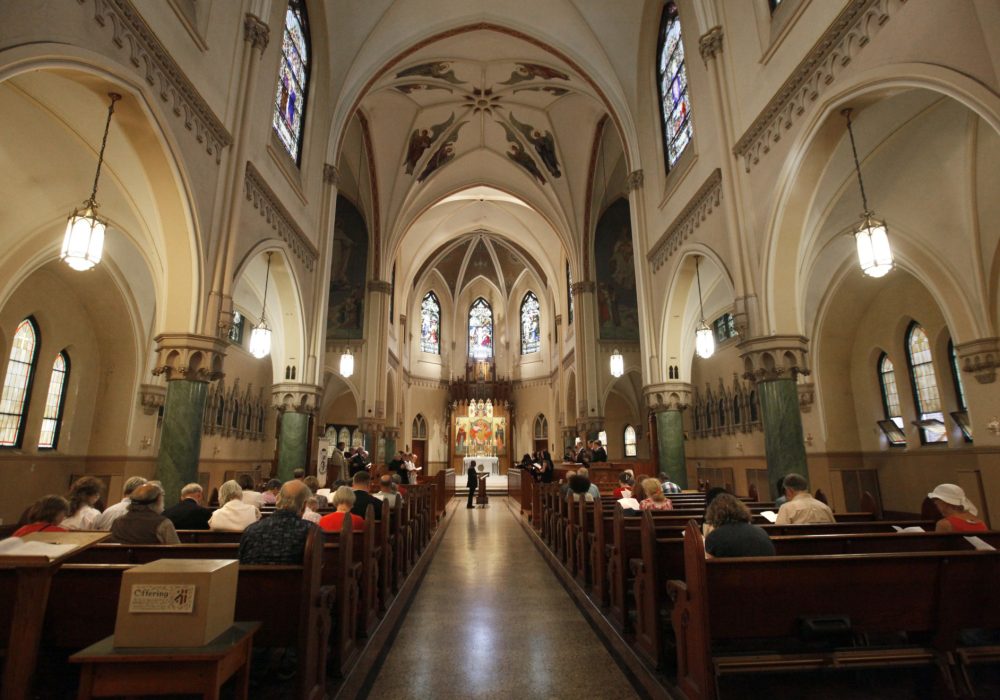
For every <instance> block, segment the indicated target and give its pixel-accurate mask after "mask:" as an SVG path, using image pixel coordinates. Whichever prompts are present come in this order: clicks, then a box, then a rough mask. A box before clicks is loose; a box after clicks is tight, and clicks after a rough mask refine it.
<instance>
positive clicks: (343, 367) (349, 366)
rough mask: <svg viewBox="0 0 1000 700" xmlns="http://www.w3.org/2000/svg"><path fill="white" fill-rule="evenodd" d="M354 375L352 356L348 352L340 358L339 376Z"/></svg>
mask: <svg viewBox="0 0 1000 700" xmlns="http://www.w3.org/2000/svg"><path fill="white" fill-rule="evenodd" d="M352 374H354V355H352V354H351V352H350V351H347V352H345V353H344V354H343V355H341V356H340V376H342V377H350V376H351V375H352Z"/></svg>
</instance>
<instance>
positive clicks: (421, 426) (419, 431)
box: [412, 413, 427, 440]
mask: <svg viewBox="0 0 1000 700" xmlns="http://www.w3.org/2000/svg"><path fill="white" fill-rule="evenodd" d="M412 427H413V430H412V433H413V439H414V440H426V439H427V420H426V419H425V418H424V416H423V414H421V413H418V414H417V415H415V416H414V417H413V426H412Z"/></svg>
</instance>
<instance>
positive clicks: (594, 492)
mask: <svg viewBox="0 0 1000 700" xmlns="http://www.w3.org/2000/svg"><path fill="white" fill-rule="evenodd" d="M576 475H577V476H582V477H583V478H584V479H586V480H587V484H588V485H589V486H588V488H587V493H589V494H590V496H591V497H592V498H600V497H601V492H600V490H599V489H598V488H597V484H595V483H593V482H592V481H591V480H590V470H589V469H587V467H580V468H579V469H577V470H576Z"/></svg>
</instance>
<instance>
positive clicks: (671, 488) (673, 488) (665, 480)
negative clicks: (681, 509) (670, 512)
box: [660, 472, 681, 496]
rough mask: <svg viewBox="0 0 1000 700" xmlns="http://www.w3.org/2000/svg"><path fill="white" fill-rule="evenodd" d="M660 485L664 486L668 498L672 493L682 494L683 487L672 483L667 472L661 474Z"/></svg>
mask: <svg viewBox="0 0 1000 700" xmlns="http://www.w3.org/2000/svg"><path fill="white" fill-rule="evenodd" d="M660 483H661V484H662V485H663V493H665V494H667V495H668V496H669V495H670V494H672V493H680V492H681V487H680V486H678V485H677V484H675V483H674V482H672V481H671V480H670V476H668V475H667V474H666V472H660Z"/></svg>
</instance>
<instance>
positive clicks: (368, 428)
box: [358, 416, 385, 447]
mask: <svg viewBox="0 0 1000 700" xmlns="http://www.w3.org/2000/svg"><path fill="white" fill-rule="evenodd" d="M358 428H359V429H360V430H361V432H362V433H373V434H375V435H380V434H382V432H383V431H384V430H385V419H384V418H368V417H360V416H359V417H358ZM373 447H374V446H373Z"/></svg>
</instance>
